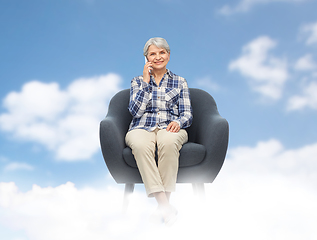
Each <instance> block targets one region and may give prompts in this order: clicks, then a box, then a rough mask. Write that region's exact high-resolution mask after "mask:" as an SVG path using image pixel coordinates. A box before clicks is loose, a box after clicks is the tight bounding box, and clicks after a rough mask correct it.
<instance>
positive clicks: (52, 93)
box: [0, 74, 121, 160]
mask: <svg viewBox="0 0 317 240" xmlns="http://www.w3.org/2000/svg"><path fill="white" fill-rule="evenodd" d="M120 83H121V79H120V77H119V76H118V75H116V74H108V75H103V76H96V77H91V78H81V79H77V80H75V81H73V82H72V83H71V84H70V85H69V86H68V87H67V88H66V89H65V90H61V89H60V87H59V85H58V83H43V82H39V81H32V82H28V83H26V84H24V86H23V87H22V90H21V91H20V92H11V93H9V94H8V95H7V96H6V97H5V99H4V100H3V105H4V107H5V108H6V109H7V112H6V113H3V114H1V115H0V129H2V130H3V131H6V132H9V133H13V134H14V136H15V137H17V138H21V139H24V140H28V141H33V142H36V143H40V144H42V145H44V146H45V147H47V148H48V149H49V150H52V151H54V152H55V153H56V156H57V158H58V159H61V160H79V159H88V158H90V157H91V156H92V154H94V153H95V152H96V151H97V150H98V148H99V140H98V129H99V122H100V121H101V120H102V118H103V117H104V116H105V114H106V112H107V105H108V101H109V99H110V98H111V97H112V96H113V95H114V93H116V92H117V91H118V90H120V87H119V85H120Z"/></svg>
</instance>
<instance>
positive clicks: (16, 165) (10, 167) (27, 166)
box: [4, 162, 34, 171]
mask: <svg viewBox="0 0 317 240" xmlns="http://www.w3.org/2000/svg"><path fill="white" fill-rule="evenodd" d="M33 169H34V167H33V166H31V165H30V164H27V163H18V162H12V163H9V164H8V165H6V166H5V167H4V171H16V170H27V171H32V170H33Z"/></svg>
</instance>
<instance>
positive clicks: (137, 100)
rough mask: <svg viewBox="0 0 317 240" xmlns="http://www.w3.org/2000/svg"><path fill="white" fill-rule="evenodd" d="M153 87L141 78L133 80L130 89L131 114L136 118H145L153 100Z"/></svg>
mask: <svg viewBox="0 0 317 240" xmlns="http://www.w3.org/2000/svg"><path fill="white" fill-rule="evenodd" d="M151 89H152V88H151V86H150V85H149V84H148V83H146V82H144V81H143V79H142V78H141V77H136V78H133V79H132V81H131V87H130V102H129V107H128V109H129V112H130V113H131V115H132V116H133V117H135V118H140V117H142V116H143V114H144V112H145V110H146V106H147V105H148V103H149V101H150V100H151V98H152V97H151V95H152V94H151Z"/></svg>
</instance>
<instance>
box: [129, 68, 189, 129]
mask: <svg viewBox="0 0 317 240" xmlns="http://www.w3.org/2000/svg"><path fill="white" fill-rule="evenodd" d="M129 111H130V113H131V114H132V116H133V119H132V122H131V124H130V127H129V131H130V130H132V129H146V130H147V131H153V130H155V129H156V128H157V127H158V128H160V129H164V128H166V127H167V126H168V124H169V123H170V122H172V121H174V122H177V123H178V124H179V126H180V127H181V128H187V127H189V126H190V125H191V123H192V119H193V116H192V108H191V105H190V95H189V90H188V85H187V82H186V80H185V79H184V78H182V77H180V76H178V75H176V74H174V73H172V72H171V71H169V70H167V73H166V74H165V75H164V76H163V78H162V80H161V82H160V84H159V86H157V85H156V83H155V79H154V77H153V76H151V78H150V82H149V83H146V82H144V81H143V76H142V75H141V76H138V77H135V78H133V79H132V81H131V88H130V103H129Z"/></svg>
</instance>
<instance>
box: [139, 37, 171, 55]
mask: <svg viewBox="0 0 317 240" xmlns="http://www.w3.org/2000/svg"><path fill="white" fill-rule="evenodd" d="M151 45H155V46H157V47H158V48H164V49H165V50H166V51H167V52H168V53H170V52H171V50H170V46H169V45H168V43H167V41H166V40H165V39H164V38H160V37H155V38H150V39H149V40H148V41H147V42H146V43H145V45H144V48H143V55H144V56H147V54H148V51H149V47H150V46H151Z"/></svg>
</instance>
